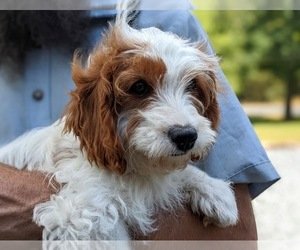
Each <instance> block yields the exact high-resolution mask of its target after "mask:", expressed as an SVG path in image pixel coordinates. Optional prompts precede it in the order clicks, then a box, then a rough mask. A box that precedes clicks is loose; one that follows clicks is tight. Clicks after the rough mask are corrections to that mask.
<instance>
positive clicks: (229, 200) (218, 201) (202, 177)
mask: <svg viewBox="0 0 300 250" xmlns="http://www.w3.org/2000/svg"><path fill="white" fill-rule="evenodd" d="M182 178H183V180H182V183H183V184H184V190H185V191H186V193H187V195H188V197H187V199H189V201H190V203H191V208H192V210H193V212H194V213H197V214H204V215H205V217H204V223H205V224H208V223H211V222H213V223H215V224H217V225H218V226H220V227H226V226H231V225H235V224H236V223H237V221H238V210H237V204H236V200H235V196H234V193H233V190H232V188H231V185H230V183H228V182H225V181H223V180H219V179H216V178H212V177H210V176H208V175H207V174H206V173H204V172H203V171H201V170H199V169H197V168H195V167H193V166H191V165H189V166H188V167H187V168H186V169H185V170H184V171H183V172H182Z"/></svg>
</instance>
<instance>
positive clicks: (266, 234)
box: [253, 145, 300, 249]
mask: <svg viewBox="0 0 300 250" xmlns="http://www.w3.org/2000/svg"><path fill="white" fill-rule="evenodd" d="M267 153H268V155H269V157H270V160H271V161H272V162H273V164H274V166H275V167H276V169H277V171H278V172H279V174H280V176H281V178H282V179H281V180H280V181H278V182H277V183H275V184H274V185H273V186H272V187H271V188H269V189H268V190H266V191H265V192H264V193H263V194H261V195H260V196H259V197H258V198H256V199H255V200H254V201H253V207H254V212H255V216H256V222H257V228H258V235H259V239H260V240H267V241H269V240H271V241H274V240H275V241H278V240H279V241H282V240H285V241H299V240H300V145H299V146H296V147H285V148H270V149H267ZM298 249H300V248H298Z"/></svg>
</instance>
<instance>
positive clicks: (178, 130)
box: [168, 125, 198, 152]
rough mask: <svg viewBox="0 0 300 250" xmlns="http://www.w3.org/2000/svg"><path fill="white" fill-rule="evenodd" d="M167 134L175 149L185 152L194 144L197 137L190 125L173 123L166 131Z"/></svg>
mask: <svg viewBox="0 0 300 250" xmlns="http://www.w3.org/2000/svg"><path fill="white" fill-rule="evenodd" d="M168 136H169V138H170V139H171V141H172V142H173V143H175V144H176V146H177V149H179V150H181V151H183V152H186V151H188V150H189V149H191V148H192V147H194V145H195V141H196V140H197V138H198V135H197V131H196V129H195V128H194V127H192V126H180V125H174V126H172V127H171V128H170V129H169V131H168Z"/></svg>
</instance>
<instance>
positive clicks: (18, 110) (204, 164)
mask: <svg viewBox="0 0 300 250" xmlns="http://www.w3.org/2000/svg"><path fill="white" fill-rule="evenodd" d="M178 1H179V0H178ZM95 13H96V12H92V15H91V16H92V18H95V17H97V20H98V23H97V25H95V26H93V27H91V28H90V36H89V37H87V38H86V43H85V45H84V46H86V47H92V46H93V45H95V44H96V42H97V41H98V40H99V39H101V34H102V32H103V29H104V28H105V27H106V25H107V21H108V19H111V18H112V15H113V13H114V11H108V12H107V11H106V12H103V11H102V12H101V11H98V12H97V13H96V14H95ZM101 13H102V14H101ZM99 17H100V18H99ZM136 25H137V26H138V27H140V28H143V27H150V26H156V27H158V28H160V29H162V30H165V31H171V32H174V33H177V34H178V35H179V36H181V37H184V38H188V39H190V40H193V41H196V40H200V41H202V42H208V38H207V35H206V34H205V32H204V30H203V29H202V27H201V26H200V24H199V22H198V21H197V20H196V19H195V17H194V16H193V15H192V14H191V13H190V12H189V11H185V10H164V11H163V10H161V11H155V10H147V11H146V10H145V11H141V12H140V14H139V15H138V17H137V19H136ZM208 43H209V42H208ZM207 52H208V53H214V52H213V50H212V48H211V46H210V45H209V46H208V47H207ZM71 58H72V53H70V52H68V50H66V49H63V48H59V47H53V48H47V49H35V50H32V51H30V53H29V54H28V56H27V58H26V61H25V64H24V65H25V67H24V69H23V70H22V71H20V72H9V71H7V70H5V68H4V67H2V68H1V69H0V74H1V77H0V100H1V105H0V120H1V122H0V144H4V143H7V142H9V141H10V140H12V139H14V138H16V137H17V136H19V135H20V134H22V133H24V132H25V131H27V130H30V129H32V128H34V127H39V126H47V125H49V124H51V123H52V122H54V121H55V120H57V119H58V118H59V117H60V115H61V114H62V112H63V109H64V106H65V104H66V103H67V101H68V100H69V96H68V92H69V91H70V90H71V89H73V88H74V84H73V82H72V79H71V74H70V62H71ZM225 60H226V59H225ZM218 74H219V79H220V84H221V86H222V88H223V89H224V92H223V93H222V94H220V95H219V97H218V98H219V100H218V101H219V104H220V108H221V125H220V129H219V136H218V139H217V142H216V144H215V145H214V147H213V149H212V150H211V152H210V154H209V156H208V157H207V158H206V159H204V160H203V161H201V162H199V163H197V164H196V166H197V167H199V168H201V169H203V170H205V171H206V172H208V173H209V174H210V175H211V176H214V177H218V178H222V179H227V180H231V181H232V182H235V183H248V184H249V190H250V193H251V195H252V197H253V198H254V197H256V196H257V195H259V194H260V193H261V192H263V191H264V190H265V189H266V188H268V187H269V186H270V185H272V184H273V183H274V182H275V181H277V180H278V179H279V176H278V174H277V172H276V170H275V169H274V167H273V165H272V163H271V162H270V161H269V159H268V157H267V155H266V153H265V150H264V149H263V147H262V145H261V144H260V141H259V139H258V138H257V136H256V134H255V132H254V130H253V127H252V125H251V123H250V122H249V119H248V118H247V116H246V114H245V113H244V111H243V109H242V107H241V105H240V103H239V101H238V100H237V98H236V96H235V94H234V93H233V91H232V89H231V88H230V85H229V83H228V81H227V79H226V78H225V76H224V74H223V72H222V70H221V69H219V73H218Z"/></svg>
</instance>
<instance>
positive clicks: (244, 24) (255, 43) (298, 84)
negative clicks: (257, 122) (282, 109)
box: [194, 10, 300, 101]
mask: <svg viewBox="0 0 300 250" xmlns="http://www.w3.org/2000/svg"><path fill="white" fill-rule="evenodd" d="M194 14H195V15H196V16H197V18H198V19H199V20H200V22H201V24H202V25H203V27H204V29H205V30H206V32H207V33H208V35H209V37H210V40H211V42H212V45H213V47H214V49H215V51H216V52H217V54H218V55H219V56H221V57H222V58H223V61H222V63H221V67H222V69H223V71H224V72H225V75H226V76H227V78H228V79H229V81H230V83H231V85H232V86H233V88H234V90H235V91H236V94H237V95H238V97H239V98H240V99H241V100H255V101H266V100H274V99H284V98H285V96H286V93H285V92H287V91H289V92H290V94H292V95H294V94H297V93H299V91H300V69H299V65H300V11H292V10H285V11H266V10H260V11H249V10H243V11H240V10H239V11H237V10H226V11H225V10H221V11H220V10H211V11H200V10H198V11H194Z"/></svg>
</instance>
